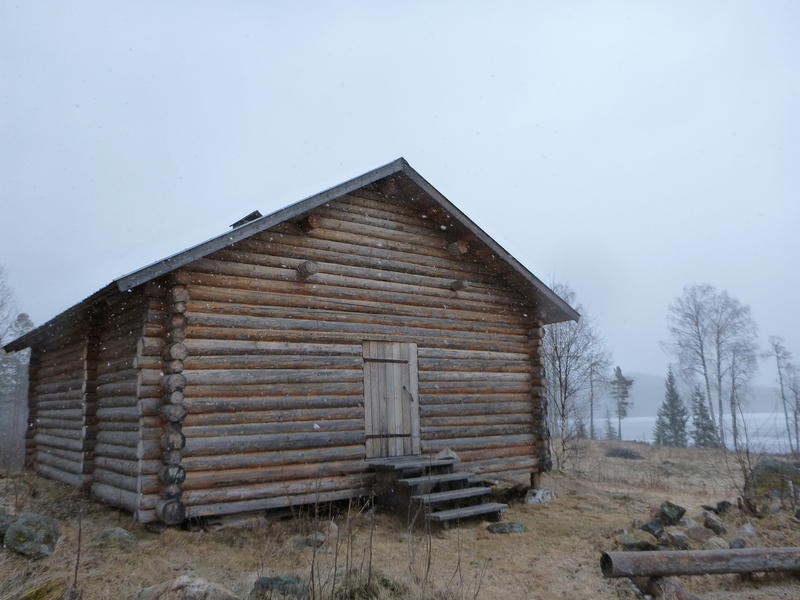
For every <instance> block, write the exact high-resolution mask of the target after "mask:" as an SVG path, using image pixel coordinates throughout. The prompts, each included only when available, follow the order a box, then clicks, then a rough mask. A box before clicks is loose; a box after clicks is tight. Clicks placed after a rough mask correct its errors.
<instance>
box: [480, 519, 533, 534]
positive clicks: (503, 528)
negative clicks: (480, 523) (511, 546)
mask: <svg viewBox="0 0 800 600" xmlns="http://www.w3.org/2000/svg"><path fill="white" fill-rule="evenodd" d="M486 529H487V530H488V531H490V532H491V533H523V532H525V531H528V528H527V527H525V525H523V524H522V523H517V522H516V521H504V522H502V523H492V524H491V525H489V526H488V527H487V528H486Z"/></svg>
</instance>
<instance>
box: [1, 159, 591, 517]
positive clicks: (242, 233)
mask: <svg viewBox="0 0 800 600" xmlns="http://www.w3.org/2000/svg"><path fill="white" fill-rule="evenodd" d="M577 318H578V314H577V313H576V312H575V311H574V310H573V309H572V308H571V307H570V306H569V305H568V304H567V303H566V302H564V300H562V299H561V298H560V297H558V296H557V295H556V294H555V293H554V292H553V291H552V290H550V289H549V288H548V287H547V286H546V285H544V284H543V283H542V282H541V281H540V280H539V279H537V278H536V277H535V276H534V275H533V274H532V273H531V272H530V271H528V269H526V268H525V267H524V266H523V265H522V264H520V263H519V262H518V261H517V260H516V259H515V258H514V257H513V256H511V255H510V254H509V253H508V252H506V251H505V250H504V249H503V248H502V247H500V245H499V244H498V243H497V242H495V241H494V240H493V239H492V238H491V237H490V236H489V235H487V234H486V233H485V232H484V231H483V230H481V229H480V228H479V227H478V226H477V225H476V224H475V223H473V222H472V221H471V220H470V219H469V218H467V217H466V216H465V215H464V214H463V213H462V212H461V211H460V210H459V209H458V208H456V206H454V205H453V204H452V203H451V202H449V201H448V200H447V199H446V198H445V197H444V196H443V195H442V194H441V193H440V192H438V191H437V190H436V189H435V188H434V187H433V186H432V185H431V184H430V183H428V182H427V181H426V180H425V179H424V178H423V177H422V176H420V175H419V174H418V173H417V172H416V171H415V170H414V169H413V168H411V166H410V165H409V164H408V163H407V162H406V161H405V160H404V159H402V158H401V159H398V160H396V161H394V162H392V163H390V164H388V165H385V166H382V167H380V168H377V169H375V170H373V171H370V172H368V173H365V174H364V175H361V176H359V177H356V178H354V179H351V180H350V181H347V182H345V183H343V184H341V185H338V186H336V187H333V188H331V189H328V190H326V191H323V192H321V193H319V194H316V195H314V196H311V197H309V198H307V199H305V200H302V201H300V202H297V203H295V204H292V205H290V206H288V207H286V208H283V209H281V210H278V211H277V212H274V213H272V214H269V215H267V216H261V215H260V214H259V213H258V212H254V213H251V214H250V215H248V216H247V217H245V218H244V219H242V220H240V221H237V222H236V223H234V224H233V225H232V226H231V228H230V229H229V230H227V231H226V232H225V233H223V234H222V235H220V236H218V237H215V238H212V239H210V240H208V241H206V242H203V243H201V244H199V245H197V246H194V247H192V248H189V249H187V250H184V251H182V252H179V253H177V254H175V255H173V256H170V257H168V258H165V259H163V260H161V261H158V262H156V263H154V264H151V265H149V266H146V267H144V268H142V269H139V270H138V271H135V272H133V273H130V274H129V275H126V276H124V277H121V278H119V279H116V280H114V281H113V282H112V283H110V284H109V285H107V286H106V287H104V288H103V289H101V290H99V291H98V292H96V293H94V294H92V295H91V296H89V297H88V298H86V299H85V300H83V301H82V302H80V303H78V304H77V305H75V306H73V307H71V308H69V309H68V310H65V311H64V312H62V313H61V314H59V315H57V316H56V317H54V318H53V319H51V320H50V321H49V322H47V323H45V324H44V325H42V326H40V327H38V328H36V329H34V330H33V331H31V332H29V333H28V334H26V335H24V336H23V337H21V338H19V339H17V340H15V341H13V342H11V343H9V344H7V345H6V346H5V349H6V351H18V350H21V349H24V348H30V349H31V350H32V353H31V360H30V367H29V375H30V384H29V393H28V410H29V417H28V431H27V440H26V452H27V461H28V464H29V465H30V467H31V468H33V469H35V470H36V471H37V472H38V473H40V474H41V475H43V476H45V477H48V478H52V479H55V480H58V481H61V482H64V483H67V484H69V485H72V486H76V487H80V488H83V489H85V490H86V491H88V492H89V493H90V494H91V495H92V496H93V497H95V498H97V499H98V500H100V501H102V502H105V503H108V504H111V505H114V506H117V507H121V508H123V509H125V510H127V511H130V512H131V513H132V514H133V515H134V516H135V519H136V520H138V521H140V522H144V523H147V522H151V521H158V520H160V521H163V522H165V523H168V524H176V523H180V522H181V521H183V520H184V519H187V518H197V517H207V516H212V515H224V514H231V513H237V512H243V511H260V510H266V509H270V508H274V507H285V506H289V505H302V504H307V503H312V502H319V501H333V500H338V499H346V498H353V497H358V496H363V495H367V494H369V493H370V489H371V486H373V484H374V481H375V470H374V469H373V468H372V466H373V465H374V464H382V461H383V463H385V461H386V460H387V459H391V458H392V457H401V458H408V457H431V456H434V455H436V454H437V453H439V452H440V451H442V450H443V449H446V448H449V449H451V450H453V451H454V452H455V453H457V455H458V458H459V459H460V461H461V462H460V464H459V469H460V470H461V471H463V470H467V471H469V472H470V473H472V474H477V475H491V476H495V477H506V476H518V475H521V474H525V475H527V474H530V475H531V476H532V477H536V476H537V475H538V474H539V473H541V472H542V471H544V470H546V469H548V468H549V466H550V460H549V453H548V431H547V425H546V410H547V406H546V401H545V394H544V388H543V384H544V382H543V367H542V362H541V361H542V358H541V356H540V346H541V338H542V328H543V326H544V325H546V324H548V323H554V322H559V321H565V320H574V319H577Z"/></svg>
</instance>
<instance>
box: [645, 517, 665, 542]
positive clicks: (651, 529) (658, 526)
mask: <svg viewBox="0 0 800 600" xmlns="http://www.w3.org/2000/svg"><path fill="white" fill-rule="evenodd" d="M639 529H641V530H642V531H646V532H647V533H649V534H650V535H652V536H653V537H656V538H660V537H661V536H662V534H663V533H664V525H662V523H661V521H659V520H658V519H654V520H652V521H650V522H648V523H645V524H644V525H642V526H641V527H639Z"/></svg>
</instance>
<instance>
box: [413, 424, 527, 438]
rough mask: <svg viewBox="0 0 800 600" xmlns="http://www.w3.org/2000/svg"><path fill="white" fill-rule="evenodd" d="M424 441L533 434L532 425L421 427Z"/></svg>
mask: <svg viewBox="0 0 800 600" xmlns="http://www.w3.org/2000/svg"><path fill="white" fill-rule="evenodd" d="M420 431H421V438H422V439H423V440H443V439H450V438H455V437H461V438H468V437H470V438H484V437H488V436H501V435H502V436H504V435H518V434H524V433H529V432H532V428H531V425H524V424H523V425H514V424H512V425H508V424H498V425H487V426H486V427H477V426H471V427H421V428H420Z"/></svg>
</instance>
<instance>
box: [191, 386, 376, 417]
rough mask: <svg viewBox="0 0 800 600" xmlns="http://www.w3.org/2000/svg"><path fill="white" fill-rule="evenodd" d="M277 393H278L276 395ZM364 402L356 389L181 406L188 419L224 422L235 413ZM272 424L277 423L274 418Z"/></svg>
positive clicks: (209, 399) (205, 400) (218, 399)
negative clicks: (209, 417)
mask: <svg viewBox="0 0 800 600" xmlns="http://www.w3.org/2000/svg"><path fill="white" fill-rule="evenodd" d="M278 393H280V392H278ZM363 402H364V397H363V395H362V394H360V393H359V390H358V389H356V390H355V392H354V393H353V394H351V395H324V396H312V395H305V396H283V395H280V396H278V397H261V398H260V397H235V396H227V397H202V398H192V397H189V398H187V399H186V400H185V402H184V404H185V405H186V407H187V409H188V410H189V416H188V417H187V419H192V418H193V417H192V415H200V414H207V413H222V414H221V415H220V418H222V419H224V418H227V417H226V415H225V413H238V412H241V411H248V412H249V411H254V412H258V411H274V410H281V411H284V410H303V411H306V410H307V411H313V410H315V409H335V408H353V407H359V406H360V405H362V404H363ZM273 420H277V419H275V418H273Z"/></svg>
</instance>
